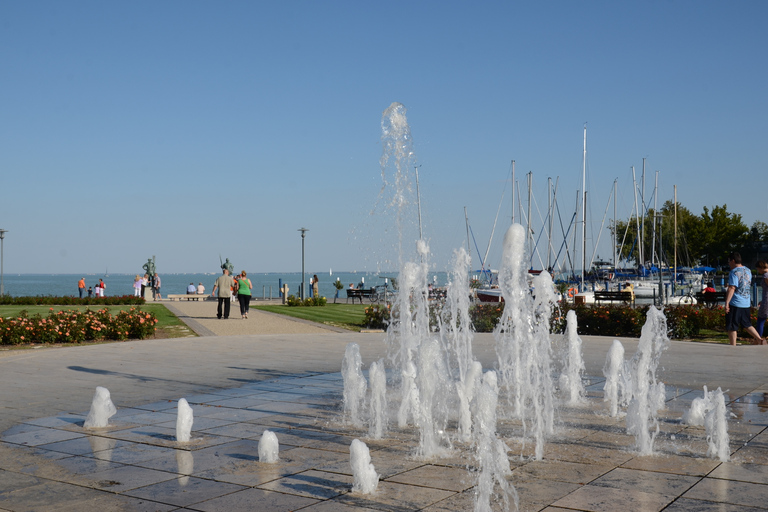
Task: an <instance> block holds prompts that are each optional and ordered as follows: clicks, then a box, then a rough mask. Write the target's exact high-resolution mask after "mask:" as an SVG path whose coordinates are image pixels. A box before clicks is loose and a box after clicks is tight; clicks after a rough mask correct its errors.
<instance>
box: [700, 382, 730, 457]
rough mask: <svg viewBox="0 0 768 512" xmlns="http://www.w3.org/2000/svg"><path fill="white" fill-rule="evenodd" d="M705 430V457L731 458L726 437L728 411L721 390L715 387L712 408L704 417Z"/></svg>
mask: <svg viewBox="0 0 768 512" xmlns="http://www.w3.org/2000/svg"><path fill="white" fill-rule="evenodd" d="M704 428H705V429H706V431H707V443H708V445H709V448H708V449H707V457H712V458H714V457H717V458H718V459H720V461H721V462H728V461H729V460H730V458H731V447H730V444H729V443H730V438H729V437H728V412H727V411H726V409H725V397H724V396H723V390H722V389H720V388H717V390H716V391H715V392H714V393H713V394H712V410H711V411H709V412H708V413H707V415H706V416H705V417H704Z"/></svg>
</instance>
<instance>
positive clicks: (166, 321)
mask: <svg viewBox="0 0 768 512" xmlns="http://www.w3.org/2000/svg"><path fill="white" fill-rule="evenodd" d="M132 307H135V308H139V309H141V310H142V311H146V312H147V313H154V315H155V317H157V325H156V328H157V331H156V333H155V337H156V338H181V337H186V336H196V334H195V333H194V331H193V330H192V329H190V328H189V327H187V325H186V324H185V323H184V322H182V321H181V320H179V319H178V318H176V315H174V314H173V313H171V312H170V311H168V308H166V307H165V306H163V305H162V304H145V305H143V306H128V305H126V306H15V305H14V306H0V316H2V317H3V318H8V317H13V316H18V315H19V313H21V312H22V311H26V312H27V314H28V315H29V316H34V315H38V314H39V315H40V316H42V317H46V316H48V313H50V312H51V310H53V311H54V312H55V311H84V310H85V309H88V308H90V309H91V310H94V311H96V310H99V309H102V308H104V309H108V310H109V311H110V313H111V314H113V315H115V314H117V312H118V311H121V310H126V311H127V310H130V309H131V308H132Z"/></svg>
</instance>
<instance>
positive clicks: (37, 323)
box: [0, 308, 157, 345]
mask: <svg viewBox="0 0 768 512" xmlns="http://www.w3.org/2000/svg"><path fill="white" fill-rule="evenodd" d="M156 323H157V318H156V317H155V315H153V314H152V313H147V312H145V311H141V310H140V309H136V308H131V309H130V310H129V311H120V312H119V313H118V314H117V315H114V316H113V315H111V314H110V312H109V310H108V309H99V310H97V311H92V310H90V309H86V310H85V311H59V312H58V313H54V311H53V309H51V312H50V313H49V314H48V316H47V317H45V318H44V317H42V316H41V315H39V314H38V315H34V316H31V317H30V316H28V315H27V313H26V311H23V312H22V313H21V314H20V315H19V316H18V317H16V318H0V345H18V344H22V343H80V342H83V341H101V340H118V341H122V340H128V339H144V338H146V337H148V336H150V335H152V334H154V332H155V324H156Z"/></svg>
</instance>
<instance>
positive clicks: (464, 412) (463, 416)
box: [456, 361, 483, 441]
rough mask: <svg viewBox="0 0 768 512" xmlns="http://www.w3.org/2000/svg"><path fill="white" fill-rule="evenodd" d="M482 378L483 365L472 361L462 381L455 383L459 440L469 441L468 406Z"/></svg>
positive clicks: (470, 416) (469, 421) (470, 412)
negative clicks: (457, 402)
mask: <svg viewBox="0 0 768 512" xmlns="http://www.w3.org/2000/svg"><path fill="white" fill-rule="evenodd" d="M482 376H483V365H482V364H480V362H479V361H473V362H472V365H471V366H470V367H469V371H467V374H466V376H465V377H464V380H463V381H461V380H460V381H458V382H456V394H457V395H458V397H459V439H460V440H462V441H469V440H470V437H471V435H472V409H471V408H470V405H471V404H472V401H473V400H474V398H475V395H476V392H477V389H478V388H479V386H480V379H482Z"/></svg>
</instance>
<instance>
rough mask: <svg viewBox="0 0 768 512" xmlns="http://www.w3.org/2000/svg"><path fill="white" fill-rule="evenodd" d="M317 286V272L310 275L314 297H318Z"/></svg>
mask: <svg viewBox="0 0 768 512" xmlns="http://www.w3.org/2000/svg"><path fill="white" fill-rule="evenodd" d="M318 287H319V285H318V284H317V274H315V275H314V276H312V296H313V297H315V298H318V297H320V293H318Z"/></svg>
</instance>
